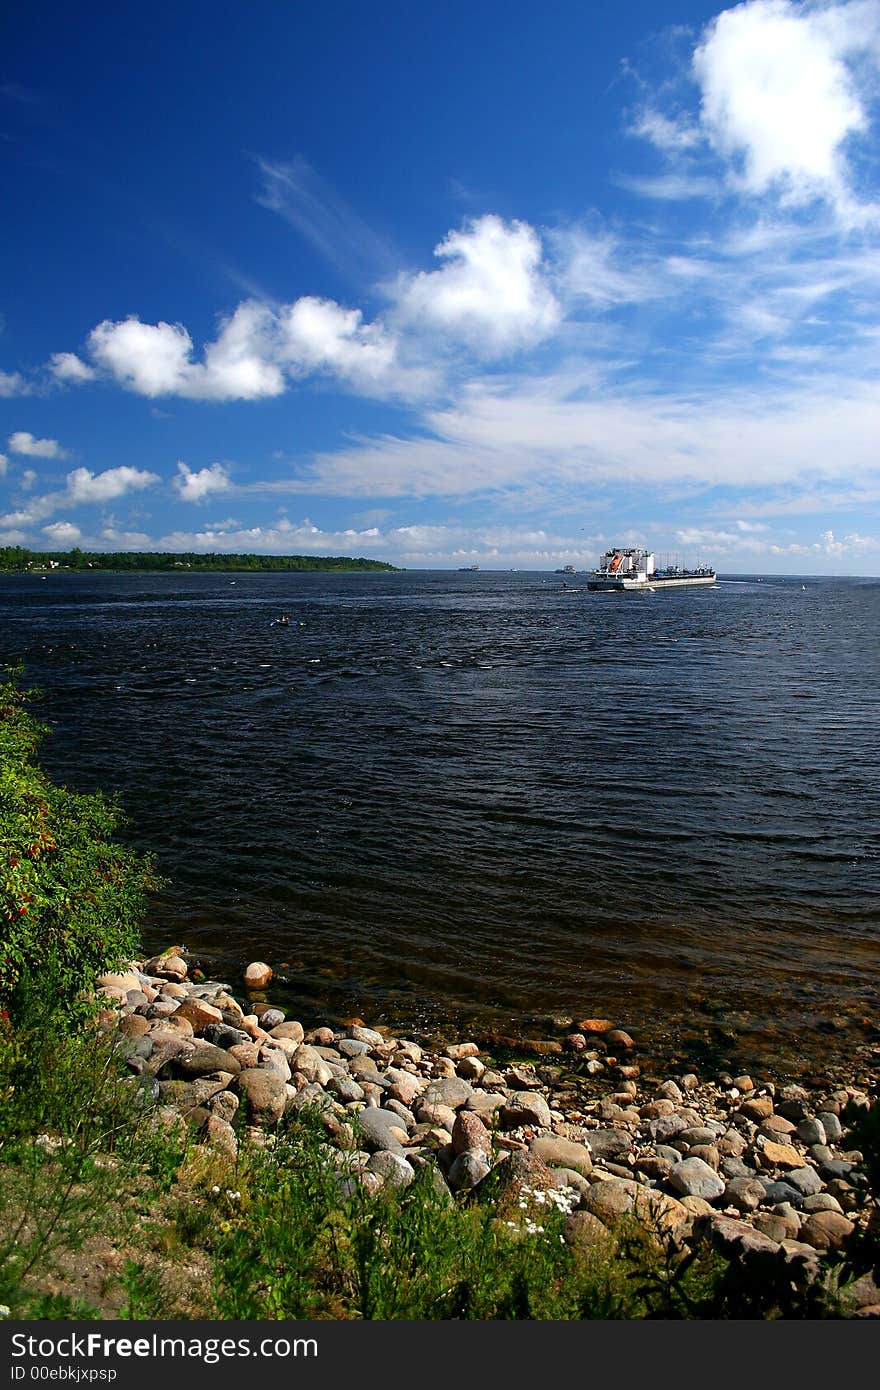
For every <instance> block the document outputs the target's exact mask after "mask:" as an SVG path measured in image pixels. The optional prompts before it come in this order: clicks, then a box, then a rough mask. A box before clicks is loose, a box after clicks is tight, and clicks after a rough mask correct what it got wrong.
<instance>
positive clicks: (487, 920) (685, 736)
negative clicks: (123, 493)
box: [0, 572, 880, 1057]
mask: <svg viewBox="0 0 880 1390" xmlns="http://www.w3.org/2000/svg"><path fill="white" fill-rule="evenodd" d="M282 609H284V610H287V611H289V612H290V613H291V615H292V623H291V626H290V627H289V628H283V627H277V626H273V625H272V620H273V618H274V617H275V616H276V615H277V614H278V613H279V612H280V611H281V610H282ZM878 634H880V581H874V580H831V579H823V580H815V579H814V580H811V579H805V580H803V581H801V580H800V579H798V580H793V579H785V580H780V579H775V580H773V579H768V578H765V579H763V580H757V579H749V578H748V577H741V578H739V579H729V580H722V581H720V582H719V583H718V585H717V586H716V587H714V588H712V589H704V590H693V591H686V590H685V591H679V592H677V593H666V594H656V593H655V594H643V595H616V594H590V593H587V592H586V591H584V590H578V589H577V581H575V586H574V587H573V588H570V589H568V590H564V589H563V588H562V585H561V582H560V580H559V579H558V578H557V577H556V576H553V575H541V574H525V573H506V574H501V573H497V574H492V573H476V574H457V573H415V572H414V573H406V574H388V575H386V574H351V575H327V574H303V575H235V576H232V575H228V574H217V575H179V576H178V575H127V576H121V575H86V576H74V575H52V576H50V577H49V578H48V579H43V580H41V579H39V578H38V577H37V576H22V577H10V576H5V577H0V658H2V659H3V660H6V661H9V660H11V659H15V658H22V659H24V661H25V663H26V679H27V683H28V684H37V685H39V686H40V687H41V688H42V690H43V692H44V695H45V699H44V701H43V703H42V708H41V716H42V717H44V718H45V719H46V720H47V721H48V722H49V723H50V724H51V725H52V726H53V729H54V735H53V737H52V738H51V739H49V740H48V741H47V743H46V744H45V745H44V751H43V762H44V764H45V766H46V767H47V769H48V770H49V771H50V772H51V774H52V775H53V776H54V777H56V778H57V779H59V780H63V781H65V782H67V783H68V784H70V785H75V786H77V787H79V788H81V789H83V790H87V789H91V788H93V787H97V786H100V787H103V788H105V789H113V788H118V789H119V791H120V793H121V798H122V802H123V805H124V806H125V808H126V810H127V812H128V813H129V815H130V816H131V818H132V826H131V831H130V833H131V835H132V837H133V838H134V839H135V840H136V841H137V843H138V844H139V845H141V846H143V847H144V848H150V849H152V850H153V851H154V852H155V855H156V858H157V861H158V867H159V869H160V871H161V872H162V873H164V874H165V875H166V876H167V877H168V878H170V879H171V884H170V887H168V888H167V890H165V891H164V893H163V894H162V897H161V899H160V900H159V901H158V902H157V903H156V906H155V909H154V912H153V915H152V920H151V923H150V927H149V930H150V933H151V936H152V940H151V941H149V942H148V943H147V944H148V945H152V946H159V945H166V944H168V943H169V942H170V941H171V940H173V939H176V940H181V941H182V942H183V943H184V944H185V945H187V946H188V947H189V948H190V950H192V951H193V952H196V953H197V954H199V955H201V956H202V957H203V958H205V959H206V961H207V962H208V963H209V965H210V968H212V969H213V970H214V971H215V973H218V974H220V973H221V972H222V971H224V970H226V971H238V970H239V969H240V967H241V965H242V964H243V963H244V962H245V961H246V960H248V959H253V958H255V957H260V958H264V959H266V960H268V961H270V962H272V963H273V964H275V965H276V967H277V968H278V973H279V997H281V996H282V995H286V998H287V1001H288V1002H289V1004H290V1006H291V1007H294V1006H295V1007H296V1008H297V1009H298V1011H299V1014H300V1016H306V1017H309V1016H311V1017H313V1018H315V1019H317V1018H318V1017H319V1016H320V1017H321V1018H325V1017H328V1016H335V1017H339V1016H343V1015H345V1014H348V1013H352V1012H356V1013H358V1014H360V1015H361V1016H362V1017H364V1018H365V1019H368V1020H369V1021H373V1022H383V1021H387V1022H390V1023H393V1024H395V1025H396V1026H397V1025H399V1026H401V1027H404V1026H406V1027H408V1028H410V1029H412V1030H413V1031H420V1032H423V1033H424V1032H431V1031H433V1030H435V1029H440V1028H442V1027H444V1026H445V1025H447V1024H448V1025H449V1027H450V1029H452V1030H454V1031H457V1032H459V1033H461V1031H462V1030H468V1029H471V1030H483V1031H485V1030H490V1029H495V1030H497V1031H501V1032H510V1031H512V1030H514V1031H516V1030H518V1029H519V1030H523V1031H526V1032H528V1033H531V1034H532V1035H533V1036H548V1035H550V1032H552V1027H551V1025H550V1024H549V1022H548V1018H549V1017H550V1016H553V1017H557V1018H563V1017H565V1016H568V1017H578V1016H583V1015H584V1014H585V1013H586V1014H603V1015H607V1016H610V1017H612V1018H614V1019H616V1020H619V1021H620V1022H622V1023H623V1024H625V1025H627V1026H630V1027H631V1030H641V1031H642V1033H643V1035H645V1036H650V1037H653V1038H656V1039H662V1038H668V1039H672V1040H675V1039H678V1038H686V1039H687V1038H689V1039H691V1040H692V1041H696V1042H702V1043H703V1044H705V1045H707V1046H708V1045H710V1044H711V1045H712V1046H717V1047H719V1048H721V1050H722V1051H723V1050H724V1049H725V1048H727V1050H728V1051H733V1052H735V1051H736V1049H739V1054H740V1055H742V1056H745V1057H747V1056H748V1055H749V1048H750V1047H751V1048H752V1049H753V1054H754V1050H755V1049H758V1051H759V1052H760V1051H762V1052H763V1053H764V1054H766V1055H767V1056H769V1055H770V1054H772V1053H773V1052H774V1050H777V1051H779V1052H780V1053H786V1054H794V1053H797V1052H802V1053H803V1052H805V1051H809V1052H811V1053H812V1054H813V1055H816V1054H817V1053H818V1052H820V1051H821V1049H822V1048H823V1047H824V1046H830V1045H831V1042H832V1041H833V1039H834V1038H836V1037H837V1036H838V1035H839V1034H840V1032H841V1031H842V1030H843V1025H844V1024H846V1025H847V1029H850V1028H851V1029H856V1030H858V1028H859V1027H860V1026H861V1024H860V1022H859V1020H860V1019H861V1018H862V1017H863V1016H865V1015H866V1013H867V1014H870V1013H871V1011H873V1010H875V1009H876V1003H877V997H878V982H880V733H878V729H880V718H878V716H880V708H878V706H880V700H878V679H880V636H878ZM548 1030H550V1032H548ZM823 1039H824V1040H825V1041H824V1042H823ZM754 1055H757V1054H754Z"/></svg>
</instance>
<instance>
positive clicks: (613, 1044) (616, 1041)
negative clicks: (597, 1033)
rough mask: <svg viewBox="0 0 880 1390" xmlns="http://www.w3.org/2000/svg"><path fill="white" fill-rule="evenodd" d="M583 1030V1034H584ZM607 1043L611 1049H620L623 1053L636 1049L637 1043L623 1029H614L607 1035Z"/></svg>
mask: <svg viewBox="0 0 880 1390" xmlns="http://www.w3.org/2000/svg"><path fill="white" fill-rule="evenodd" d="M583 1031H584V1030H583V1028H582V1029H581V1032H583ZM605 1041H606V1043H607V1044H608V1046H609V1047H610V1048H615V1049H619V1050H620V1051H621V1052H629V1051H630V1049H631V1048H633V1047H635V1041H634V1039H633V1038H631V1037H630V1035H629V1033H625V1032H624V1031H623V1029H622V1028H612V1030H611V1032H610V1033H606V1035H605Z"/></svg>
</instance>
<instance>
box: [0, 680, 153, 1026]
mask: <svg viewBox="0 0 880 1390" xmlns="http://www.w3.org/2000/svg"><path fill="white" fill-rule="evenodd" d="M21 676H22V671H21V668H20V667H13V668H10V669H9V671H8V673H7V679H5V680H2V681H0V1009H3V1008H5V1009H7V1010H14V997H15V991H16V987H17V985H18V983H19V981H20V980H21V979H22V976H23V975H28V974H29V975H34V974H36V973H39V972H41V971H43V970H45V969H46V968H47V967H48V966H49V965H51V968H52V971H53V974H55V975H57V976H58V978H59V985H60V987H61V988H62V989H63V990H64V992H65V995H66V997H67V999H68V1000H69V1008H70V1011H71V1012H76V1010H77V1007H78V1004H77V1001H78V1000H79V998H80V996H81V994H82V992H83V991H84V990H87V989H89V988H90V987H91V985H92V984H93V982H94V979H95V977H96V976H97V975H99V974H101V973H102V972H103V971H105V970H111V969H114V968H116V967H117V966H118V965H119V964H120V963H122V962H123V961H125V960H127V959H130V958H131V957H132V956H133V955H134V954H135V953H136V950H137V945H138V930H139V927H140V923H141V921H142V919H143V914H144V911H145V909H146V905H147V898H148V894H149V893H150V892H151V891H153V890H154V889H156V888H157V887H158V886H159V880H158V879H157V877H156V875H155V873H154V871H153V866H152V863H151V861H150V859H149V858H148V857H147V856H144V855H141V854H139V853H137V852H136V851H135V850H133V849H130V848H128V847H127V846H124V845H121V844H119V843H117V842H115V841H114V840H113V839H112V836H113V834H114V833H115V832H116V831H117V830H118V828H119V827H120V826H121V825H122V824H123V822H124V817H123V815H122V812H121V810H120V808H119V805H118V803H117V801H116V800H115V798H113V797H107V796H104V795H103V794H101V793H93V794H90V795H85V794H81V793H78V792H75V791H71V790H70V789H69V788H67V787H56V786H54V785H53V783H52V782H51V781H50V780H49V778H48V777H47V776H46V774H45V773H44V772H43V770H42V769H41V768H40V766H39V764H38V763H37V762H36V760H35V754H36V752H37V750H38V748H39V745H40V742H41V740H42V739H43V738H44V737H45V736H46V734H47V733H48V732H49V730H48V728H47V727H46V726H45V725H42V724H40V723H38V722H37V721H36V720H35V719H34V718H33V716H32V715H31V713H30V710H29V709H28V705H29V703H30V701H31V700H32V699H33V698H34V696H35V692H34V691H27V690H23V689H22V688H21Z"/></svg>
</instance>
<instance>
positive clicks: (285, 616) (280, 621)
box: [272, 613, 290, 627]
mask: <svg viewBox="0 0 880 1390" xmlns="http://www.w3.org/2000/svg"><path fill="white" fill-rule="evenodd" d="M272 626H273V627H290V614H289V613H281V614H280V615H279V617H277V618H275V619H273V622H272Z"/></svg>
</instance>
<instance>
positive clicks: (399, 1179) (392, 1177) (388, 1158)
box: [367, 1149, 415, 1187]
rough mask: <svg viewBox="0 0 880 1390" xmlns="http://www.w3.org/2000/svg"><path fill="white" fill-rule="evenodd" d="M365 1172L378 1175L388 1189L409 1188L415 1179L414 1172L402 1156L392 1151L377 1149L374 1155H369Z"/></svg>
mask: <svg viewBox="0 0 880 1390" xmlns="http://www.w3.org/2000/svg"><path fill="white" fill-rule="evenodd" d="M367 1170H368V1171H369V1172H371V1173H378V1174H379V1176H380V1177H381V1178H383V1179H384V1181H385V1184H386V1185H387V1186H388V1187H409V1185H410V1183H411V1182H412V1181H413V1179H414V1178H415V1170H414V1169H413V1168H412V1167H411V1165H410V1164H409V1163H407V1161H406V1159H405V1158H404V1157H403V1156H402V1154H399V1153H395V1152H394V1151H393V1150H392V1149H378V1150H377V1151H376V1153H374V1154H371V1155H370V1158H369V1160H368V1162H367Z"/></svg>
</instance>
